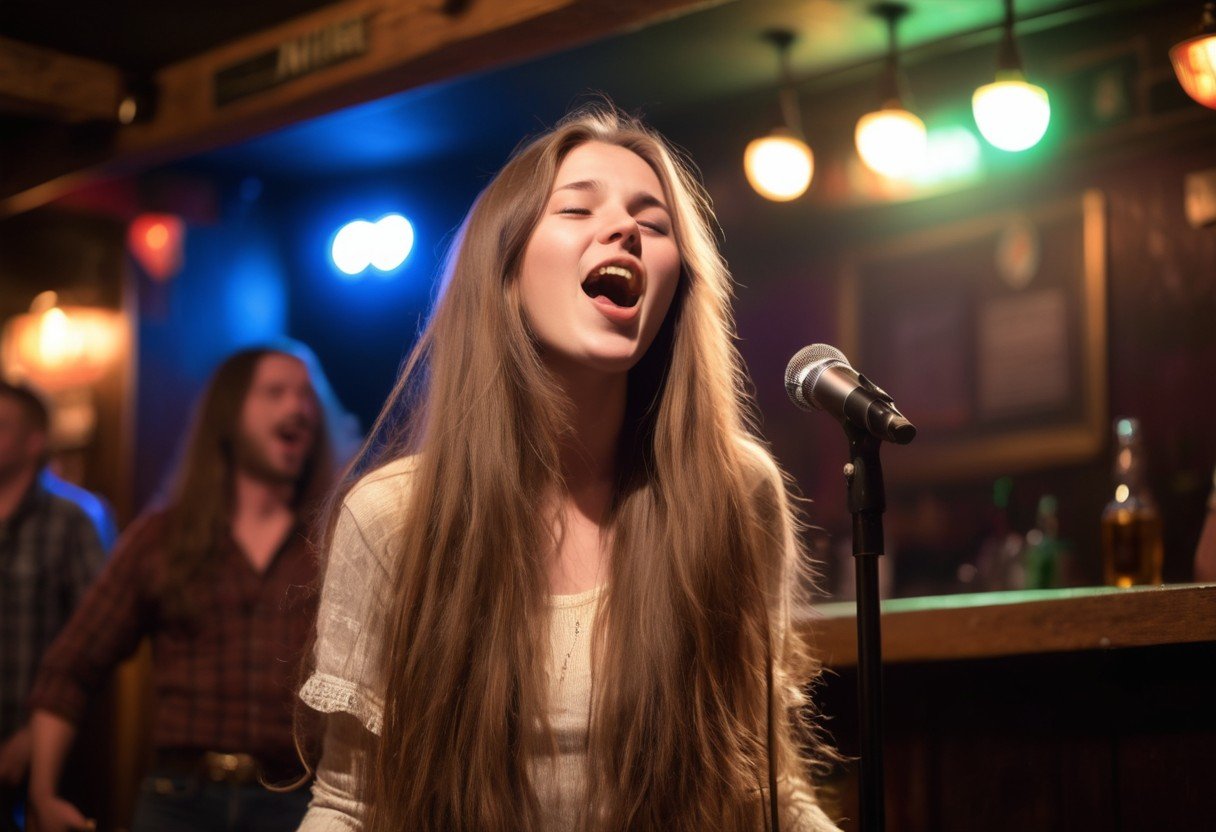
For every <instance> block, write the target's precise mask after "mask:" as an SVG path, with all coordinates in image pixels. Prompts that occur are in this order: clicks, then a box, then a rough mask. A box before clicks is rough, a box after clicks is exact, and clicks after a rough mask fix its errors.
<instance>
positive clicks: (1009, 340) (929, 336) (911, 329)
mask: <svg viewBox="0 0 1216 832" xmlns="http://www.w3.org/2000/svg"><path fill="white" fill-rule="evenodd" d="M1105 213H1106V212H1105V203H1104V200H1103V197H1102V194H1101V193H1100V192H1098V191H1086V192H1084V193H1082V194H1080V195H1078V196H1076V197H1071V198H1065V199H1059V200H1056V201H1053V202H1049V203H1045V204H1042V205H1039V206H1035V207H1033V208H1031V209H1029V210H1025V211H1016V212H1004V213H999V214H992V215H989V216H984V217H980V218H976V219H969V220H967V221H965V222H959V223H954V224H951V225H948V226H943V227H939V228H936V229H930V230H928V231H922V232H919V233H917V234H915V235H912V236H908V237H904V238H899V239H894V240H889V241H886V242H883V243H881V244H879V245H877V246H872V247H867V248H866V249H865V250H863V251H859V252H857V253H855V254H854V255H852V256H850V257H849V258H847V260H846V263H845V267H844V270H843V275H842V286H841V293H840V297H841V331H842V333H843V342H844V345H845V351H846V353H847V354H848V355H849V357H850V360H851V361H852V362H853V363H854V365H855V366H857V367H858V368H860V369H862V371H863V372H865V373H866V374H867V375H868V376H870V377H871V378H875V379H879V380H880V383H881V384H882V385H883V387H884V388H885V389H886V390H887V392H888V393H890V394H891V395H892V397H893V398H894V399H895V402H896V404H897V405H898V406H899V408H900V409H901V410H902V411H903V413H904V414H905V415H906V416H907V417H908V418H909V419H910V420H911V421H912V423H913V424H915V425H916V427H917V429H918V431H919V432H918V434H917V437H916V441H915V442H913V443H912V444H911V445H909V446H907V447H906V448H900V449H899V450H898V451H894V452H892V453H889V454H887V455H885V457H884V463H885V465H886V467H887V468H888V469H889V470H891V471H892V473H894V474H896V475H897V476H899V477H900V478H901V479H902V480H904V481H908V482H929V481H940V480H948V479H961V478H968V477H980V476H996V475H1002V474H1006V473H1010V472H1014V471H1018V470H1026V469H1031V468H1036V467H1047V466H1054V465H1060V464H1067V463H1071V462H1077V461H1081V460H1084V459H1088V458H1092V457H1093V456H1094V455H1095V454H1097V453H1098V452H1099V451H1100V450H1101V448H1102V447H1103V443H1104V441H1105V437H1106V428H1107V425H1106V422H1107V415H1106V400H1107V392H1106V391H1107V368H1106V227H1105Z"/></svg>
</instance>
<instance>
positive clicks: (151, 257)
mask: <svg viewBox="0 0 1216 832" xmlns="http://www.w3.org/2000/svg"><path fill="white" fill-rule="evenodd" d="M185 240H186V225H185V223H183V222H182V221H181V219H180V218H178V217H175V216H173V215H172V214H140V215H139V216H138V217H136V218H135V219H134V220H132V221H131V226H130V228H128V229H127V248H128V249H129V250H130V252H131V256H132V257H134V258H135V261H136V262H137V263H139V265H140V267H141V268H142V269H143V270H144V271H145V272H147V273H148V276H149V277H151V278H152V279H153V280H159V281H166V280H169V279H170V278H172V277H173V276H174V275H175V274H177V273H178V272H179V271H180V270H181V267H182V262H183V253H184V248H185V246H184V243H185Z"/></svg>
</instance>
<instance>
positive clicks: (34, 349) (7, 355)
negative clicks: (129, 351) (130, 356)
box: [0, 306, 125, 393]
mask: <svg viewBox="0 0 1216 832" xmlns="http://www.w3.org/2000/svg"><path fill="white" fill-rule="evenodd" d="M124 344H125V328H124V325H123V321H122V317H121V314H120V313H118V312H116V311H114V310H110V309H101V308H96V307H85V306H66V307H61V306H52V307H50V308H49V309H45V310H42V311H31V312H27V313H25V314H23V315H17V316H15V317H13V318H11V319H9V321H8V322H7V324H6V325H5V327H4V332H3V336H2V337H0V358H2V359H3V366H4V371H5V373H6V374H9V375H12V376H15V377H18V378H29V379H30V380H32V381H33V382H34V383H36V384H37V385H38V386H39V387H41V388H43V389H44V390H46V391H48V392H52V393H53V392H56V391H59V390H64V389H68V388H73V387H80V386H85V385H89V384H93V383H94V382H96V381H97V380H98V379H100V378H101V377H102V376H104V375H105V373H106V372H107V371H108V370H109V368H110V367H111V366H113V364H114V362H115V360H116V359H117V358H118V356H119V355H120V354H121V352H122V350H123V348H124Z"/></svg>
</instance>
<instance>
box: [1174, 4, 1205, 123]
mask: <svg viewBox="0 0 1216 832" xmlns="http://www.w3.org/2000/svg"><path fill="white" fill-rule="evenodd" d="M1199 25H1200V31H1199V34H1198V35H1196V36H1195V37H1193V38H1189V39H1187V40H1184V41H1182V42H1181V43H1177V44H1174V46H1173V48H1171V49H1170V60H1171V61H1172V62H1173V64H1174V74H1176V75H1177V76H1178V83H1179V84H1181V85H1182V88H1183V89H1184V90H1186V94H1187V95H1189V96H1190V97H1191V98H1193V99H1195V100H1196V101H1198V102H1199V103H1200V104H1202V105H1203V106H1205V107H1211V108H1212V109H1213V110H1216V3H1212V2H1209V3H1204V4H1203V18H1202V20H1201V22H1200V24H1199Z"/></svg>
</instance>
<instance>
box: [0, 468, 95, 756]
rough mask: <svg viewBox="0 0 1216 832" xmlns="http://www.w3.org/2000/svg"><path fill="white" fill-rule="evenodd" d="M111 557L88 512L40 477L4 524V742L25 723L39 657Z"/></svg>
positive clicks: (0, 653) (0, 550) (0, 659)
mask: <svg viewBox="0 0 1216 832" xmlns="http://www.w3.org/2000/svg"><path fill="white" fill-rule="evenodd" d="M104 563H105V551H104V550H103V549H102V545H101V540H100V538H99V537H98V535H97V530H96V528H95V527H94V525H93V523H92V521H91V520H90V519H89V517H88V515H87V514H85V512H84V511H83V510H82V509H81V508H80V506H78V505H77V504H76V503H74V502H72V501H71V500H67V499H64V498H63V497H57V496H55V495H53V494H50V493H49V492H48V491H47V490H46V489H45V488H44V487H43V485H42V483H41V482H40V481H38V480H35V481H34V483H33V485H31V486H30V489H29V490H28V491H27V492H26V493H25V496H24V497H23V498H22V500H21V503H20V504H18V506H17V510H16V511H14V512H13V514H12V516H11V517H9V519H8V520H6V521H2V522H0V740H3V739H4V738H5V737H7V736H9V735H10V734H12V733H13V732H14V731H16V730H17V729H19V728H20V727H21V726H22V725H24V724H25V722H26V719H27V716H28V715H27V714H26V712H25V709H24V707H23V704H24V701H25V697H26V695H27V694H28V693H29V690H30V685H31V684H32V683H33V680H34V673H35V671H36V670H37V669H38V661H39V660H40V659H41V658H42V655H43V653H45V652H46V650H47V648H48V647H49V646H50V644H51V642H52V641H53V640H54V638H55V636H56V635H57V634H58V633H59V631H60V630H61V629H63V625H64V624H66V623H67V620H68V617H69V616H70V615H71V614H72V610H74V609H75V608H76V605H77V604H78V603H79V602H80V599H81V598H82V597H83V596H84V594H85V590H86V589H88V586H89V584H90V583H92V581H93V579H94V578H96V577H97V573H98V572H100V571H101V568H102V566H103V565H104Z"/></svg>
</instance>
